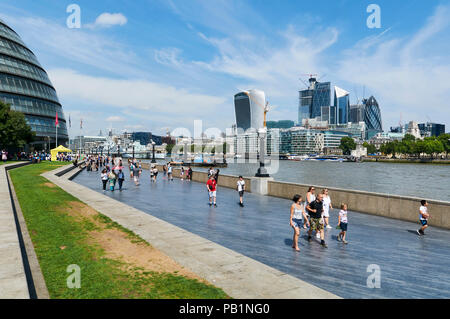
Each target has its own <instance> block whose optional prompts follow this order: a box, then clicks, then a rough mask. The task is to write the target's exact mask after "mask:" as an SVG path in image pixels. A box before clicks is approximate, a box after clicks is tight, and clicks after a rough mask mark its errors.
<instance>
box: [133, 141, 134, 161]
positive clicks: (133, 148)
mask: <svg viewBox="0 0 450 319" xmlns="http://www.w3.org/2000/svg"><path fill="white" fill-rule="evenodd" d="M133 159H134V144H133Z"/></svg>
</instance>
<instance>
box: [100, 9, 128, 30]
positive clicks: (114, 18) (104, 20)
mask: <svg viewBox="0 0 450 319" xmlns="http://www.w3.org/2000/svg"><path fill="white" fill-rule="evenodd" d="M127 22H128V19H127V17H125V16H124V15H123V14H122V13H108V12H104V13H102V14H101V15H99V16H98V17H97V19H95V26H98V27H105V28H109V27H112V26H114V25H120V26H122V25H125V24H126V23H127Z"/></svg>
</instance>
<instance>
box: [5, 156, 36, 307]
mask: <svg viewBox="0 0 450 319" xmlns="http://www.w3.org/2000/svg"><path fill="white" fill-rule="evenodd" d="M17 164H18V163H14V164H6V165H0V203H1V205H0V299H28V298H30V294H29V292H28V284H27V278H26V275H25V270H24V266H23V261H22V253H21V249H20V243H19V237H18V235H17V227H16V221H15V218H14V212H13V207H12V204H11V197H10V193H9V188H8V180H7V175H6V167H8V166H12V165H17Z"/></svg>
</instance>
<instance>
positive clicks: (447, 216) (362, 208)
mask: <svg viewBox="0 0 450 319" xmlns="http://www.w3.org/2000/svg"><path fill="white" fill-rule="evenodd" d="M309 186H314V187H315V188H316V194H318V193H319V192H321V191H322V189H324V188H325V187H324V186H315V185H302V184H294V183H285V182H276V181H271V182H269V194H268V195H269V196H275V197H281V198H286V199H292V197H293V196H294V195H295V194H300V195H302V196H303V198H305V197H306V192H307V191H308V188H309ZM327 188H328V190H329V194H330V197H331V200H332V205H333V207H334V208H339V207H340V203H346V204H347V205H348V209H349V210H353V211H357V212H361V213H366V214H372V215H378V216H384V217H389V218H395V219H400V220H405V221H411V222H418V218H419V207H420V201H421V198H415V197H406V196H398V195H387V194H379V193H371V192H363V191H355V190H346V189H339V188H333V187H327ZM428 205H429V206H428V211H429V213H430V215H431V218H430V219H429V224H430V225H431V226H438V227H442V228H447V229H450V203H449V202H443V201H436V200H428Z"/></svg>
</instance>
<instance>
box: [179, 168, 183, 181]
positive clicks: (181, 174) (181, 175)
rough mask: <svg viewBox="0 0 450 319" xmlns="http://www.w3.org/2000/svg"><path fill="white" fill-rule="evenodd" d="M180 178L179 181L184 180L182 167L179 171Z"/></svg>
mask: <svg viewBox="0 0 450 319" xmlns="http://www.w3.org/2000/svg"><path fill="white" fill-rule="evenodd" d="M180 178H181V180H183V179H184V167H183V166H181V169H180Z"/></svg>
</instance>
